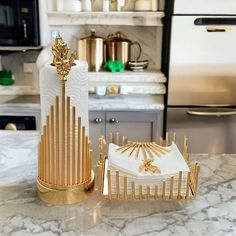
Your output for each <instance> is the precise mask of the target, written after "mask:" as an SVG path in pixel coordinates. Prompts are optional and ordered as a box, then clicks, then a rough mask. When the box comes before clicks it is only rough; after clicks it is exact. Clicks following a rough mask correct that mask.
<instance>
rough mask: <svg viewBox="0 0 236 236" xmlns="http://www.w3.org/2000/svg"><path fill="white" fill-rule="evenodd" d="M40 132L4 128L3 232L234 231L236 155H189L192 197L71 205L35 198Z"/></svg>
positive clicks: (66, 235) (49, 235)
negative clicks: (195, 170)
mask: <svg viewBox="0 0 236 236" xmlns="http://www.w3.org/2000/svg"><path fill="white" fill-rule="evenodd" d="M38 139H39V133H38V132H18V133H16V132H10V131H8V132H7V131H2V132H0V235H1V236H8V235H9V236H10V235H12V236H13V235H14V236H16V235H17V236H21V235H22V236H28V235H40V236H53V235H62V236H74V235H109V236H112V235H119V236H120V235H150V236H151V235H152V236H154V235H164V236H166V235H167V236H168V235H182V236H185V235H188V236H189V235H207V236H208V235H218V236H220V235H227V236H230V235H232V236H233V235H236V226H235V222H236V171H235V170H236V155H224V154H223V155H207V154H205V155H196V154H195V155H191V157H190V158H191V160H192V161H196V160H197V161H199V162H200V165H201V171H200V183H199V191H198V196H197V198H196V199H195V200H194V201H190V202H178V201H165V202H164V201H150V202H148V201H141V202H139V201H136V202H130V201H127V202H122V201H114V202H109V201H107V200H102V201H101V200H99V198H98V194H97V191H95V192H94V194H93V196H92V197H91V198H90V199H89V200H88V201H86V202H84V203H81V204H78V205H71V206H52V205H47V204H44V203H43V202H41V201H39V200H38V198H37V197H36V188H35V177H36V174H37V143H38Z"/></svg>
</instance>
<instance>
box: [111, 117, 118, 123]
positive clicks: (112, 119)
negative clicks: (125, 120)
mask: <svg viewBox="0 0 236 236" xmlns="http://www.w3.org/2000/svg"><path fill="white" fill-rule="evenodd" d="M110 123H112V124H115V123H119V120H118V119H116V118H111V119H110Z"/></svg>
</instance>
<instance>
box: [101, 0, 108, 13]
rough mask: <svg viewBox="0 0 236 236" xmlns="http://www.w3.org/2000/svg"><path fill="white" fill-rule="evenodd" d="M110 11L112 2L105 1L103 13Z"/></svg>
mask: <svg viewBox="0 0 236 236" xmlns="http://www.w3.org/2000/svg"><path fill="white" fill-rule="evenodd" d="M109 10H110V0H103V5H102V11H104V12H108V11H109Z"/></svg>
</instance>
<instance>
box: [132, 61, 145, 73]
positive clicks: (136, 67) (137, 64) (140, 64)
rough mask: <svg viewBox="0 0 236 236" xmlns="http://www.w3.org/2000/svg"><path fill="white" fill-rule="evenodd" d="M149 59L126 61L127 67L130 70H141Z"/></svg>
mask: <svg viewBox="0 0 236 236" xmlns="http://www.w3.org/2000/svg"><path fill="white" fill-rule="evenodd" d="M148 65H149V60H136V61H128V68H129V69H130V70H132V71H143V70H145V69H147V67H148Z"/></svg>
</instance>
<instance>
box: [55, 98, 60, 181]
mask: <svg viewBox="0 0 236 236" xmlns="http://www.w3.org/2000/svg"><path fill="white" fill-rule="evenodd" d="M59 110H60V109H59V97H58V96H57V97H56V132H55V136H56V142H55V149H56V168H55V171H56V185H58V184H59V180H60V174H59V173H60V171H59V170H60V165H59V159H60V157H59V156H60V154H59V153H60V149H59V148H60V147H59V146H60V145H59V136H60V134H59V125H60V122H59Z"/></svg>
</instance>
